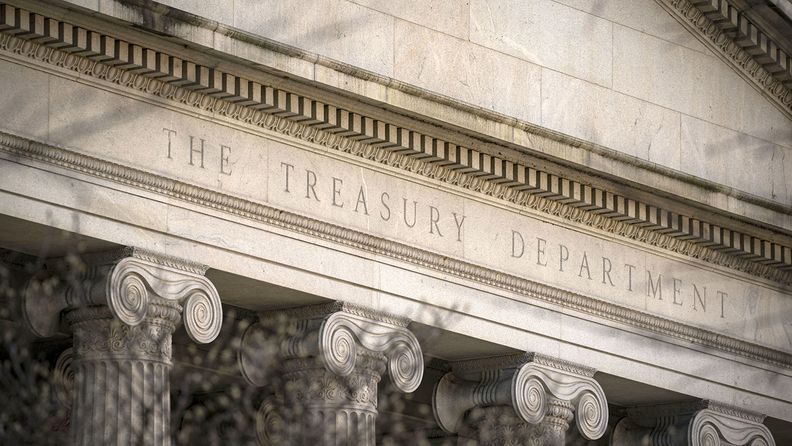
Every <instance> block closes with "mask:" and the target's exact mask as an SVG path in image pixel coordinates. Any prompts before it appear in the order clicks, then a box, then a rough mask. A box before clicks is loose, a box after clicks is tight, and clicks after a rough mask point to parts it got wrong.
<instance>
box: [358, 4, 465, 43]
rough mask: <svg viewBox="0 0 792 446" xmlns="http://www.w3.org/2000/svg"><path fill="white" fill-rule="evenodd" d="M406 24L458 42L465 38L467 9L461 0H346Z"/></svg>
mask: <svg viewBox="0 0 792 446" xmlns="http://www.w3.org/2000/svg"><path fill="white" fill-rule="evenodd" d="M349 1H350V2H351V3H357V4H358V5H362V6H365V7H367V8H371V9H375V10H377V11H380V12H382V13H385V14H388V15H392V16H394V17H398V18H400V19H403V20H407V21H408V22H413V23H417V24H418V25H422V26H425V27H427V28H431V29H433V30H435V31H440V32H442V33H446V34H450V35H452V36H454V37H459V38H460V39H467V38H468V37H469V34H470V33H469V31H470V29H469V27H468V24H469V20H468V19H469V16H470V7H469V5H468V3H469V2H468V1H465V0H427V1H420V2H415V1H409V0H395V1H394V0H349Z"/></svg>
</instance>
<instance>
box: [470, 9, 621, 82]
mask: <svg viewBox="0 0 792 446" xmlns="http://www.w3.org/2000/svg"><path fill="white" fill-rule="evenodd" d="M470 40H471V41H472V42H475V43H478V44H481V45H483V46H485V47H487V48H491V49H493V50H496V51H500V52H504V53H506V54H511V55H512V56H514V57H518V58H520V59H523V60H526V61H528V62H531V63H534V64H537V65H541V66H544V67H547V68H551V69H554V70H558V71H561V72H564V73H567V74H569V75H571V76H575V77H579V78H581V79H585V80H588V81H591V82H595V83H597V84H600V85H604V86H610V85H611V59H612V56H611V45H612V37H611V24H610V22H608V21H607V20H603V19H601V18H599V17H596V16H593V15H591V14H586V13H584V12H581V11H578V10H576V9H573V8H570V7H567V6H564V5H560V4H558V3H554V2H546V1H540V0H528V1H521V0H507V1H499V2H490V1H485V0H472V1H471V3H470ZM499 78H500V79H503V77H500V76H499Z"/></svg>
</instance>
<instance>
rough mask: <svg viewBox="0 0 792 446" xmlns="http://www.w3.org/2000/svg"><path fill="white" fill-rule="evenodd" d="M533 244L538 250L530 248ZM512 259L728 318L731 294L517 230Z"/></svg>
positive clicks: (653, 300) (574, 278)
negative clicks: (614, 260)
mask: <svg viewBox="0 0 792 446" xmlns="http://www.w3.org/2000/svg"><path fill="white" fill-rule="evenodd" d="M532 242H533V243H535V246H536V249H531V248H530V246H531V244H532ZM510 256H511V258H512V259H514V260H515V261H518V260H528V263H527V265H531V266H533V265H538V266H539V267H542V268H555V269H556V270H557V271H558V272H559V273H565V274H564V276H563V277H565V278H569V280H588V281H594V280H597V281H599V283H600V284H602V285H606V286H607V287H613V288H621V289H623V290H624V291H627V292H629V293H631V294H633V295H640V294H641V293H644V296H645V297H647V298H648V301H649V302H654V303H656V304H661V303H662V304H667V305H676V306H679V307H683V308H685V309H686V310H688V311H693V312H702V313H711V314H713V315H716V316H717V317H720V318H725V317H726V314H725V312H726V307H727V305H726V302H727V299H728V298H729V294H728V293H727V292H725V291H722V290H719V289H712V288H711V287H710V289H709V290H708V289H707V286H706V285H702V284H697V283H695V282H693V281H684V280H682V279H680V278H677V277H674V275H673V272H664V271H654V270H652V269H650V268H642V269H638V268H637V267H636V266H635V265H632V264H629V263H625V262H622V263H621V264H615V263H614V262H613V261H612V260H611V259H610V258H609V257H606V256H605V255H603V254H600V253H596V252H589V251H587V250H585V249H582V250H576V249H574V248H570V247H567V246H566V245H564V244H563V243H560V242H559V243H553V244H551V243H550V242H549V241H548V240H547V239H545V238H542V237H534V238H533V239H530V238H529V236H528V235H527V234H525V233H522V232H520V231H516V230H514V229H512V231H511V253H510Z"/></svg>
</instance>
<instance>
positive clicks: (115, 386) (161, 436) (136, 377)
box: [66, 301, 180, 446]
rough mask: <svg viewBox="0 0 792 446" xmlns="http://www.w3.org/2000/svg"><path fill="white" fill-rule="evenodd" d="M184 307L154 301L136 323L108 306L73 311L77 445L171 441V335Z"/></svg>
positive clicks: (69, 318) (70, 315) (73, 423)
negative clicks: (120, 317)
mask: <svg viewBox="0 0 792 446" xmlns="http://www.w3.org/2000/svg"><path fill="white" fill-rule="evenodd" d="M179 311H180V307H179V305H178V304H175V303H171V302H165V301H162V302H157V303H154V302H152V303H150V307H149V312H148V313H149V314H148V315H147V316H146V318H145V319H144V320H143V321H142V322H141V323H140V324H138V325H136V326H129V325H126V324H123V323H122V322H120V321H118V320H116V319H114V318H113V315H112V313H111V312H110V310H109V309H108V308H107V307H101V306H96V307H87V308H79V309H75V310H72V311H70V312H69V313H67V315H66V320H67V322H68V323H69V324H70V326H71V328H72V330H73V333H74V357H73V360H72V361H73V362H72V367H73V369H74V389H73V392H74V393H73V395H74V397H73V408H72V419H71V437H72V444H73V445H75V446H88V445H135V444H141V445H158V446H159V445H169V444H170V380H169V377H168V374H169V372H170V367H171V362H170V360H171V334H172V333H173V331H174V329H175V327H176V323H177V322H178V320H179V315H180V314H179Z"/></svg>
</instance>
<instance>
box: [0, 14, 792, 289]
mask: <svg viewBox="0 0 792 446" xmlns="http://www.w3.org/2000/svg"><path fill="white" fill-rule="evenodd" d="M668 1H670V0H668ZM0 7H1V8H4V14H0V50H5V51H8V52H10V53H12V54H17V55H22V56H25V57H29V58H33V59H35V60H38V61H41V62H44V63H47V64H50V65H54V66H57V67H61V68H65V69H68V70H71V71H75V72H77V73H80V74H81V75H86V76H90V77H93V78H96V79H100V80H103V81H108V82H111V83H115V84H117V85H120V86H122V87H127V88H132V89H135V90H138V91H140V92H143V93H145V94H147V95H153V96H157V97H161V98H164V99H168V100H172V101H174V102H177V103H180V104H183V105H186V106H189V107H195V108H198V109H201V110H207V111H211V112H212V113H215V114H217V115H220V116H224V117H227V118H230V119H233V120H236V121H239V122H241V123H244V124H249V125H254V126H257V127H262V128H266V129H268V130H272V131H276V132H279V133H282V134H285V135H288V136H290V137H294V138H299V139H302V140H306V141H310V142H313V143H316V144H320V145H323V146H326V147H329V148H331V149H334V150H339V151H342V152H346V153H350V154H353V155H356V156H360V157H363V158H366V159H368V160H370V161H374V162H378V163H382V164H385V165H388V166H393V167H397V168H400V169H404V170H407V171H410V172H413V173H416V174H419V175H423V176H426V177H428V178H432V179H435V180H438V181H443V182H446V183H449V184H452V185H454V186H458V187H461V188H464V189H468V190H472V191H474V192H478V193H482V194H486V195H489V196H492V197H493V198H496V199H499V200H505V201H508V202H511V203H515V204H517V205H520V206H525V207H527V208H530V209H534V210H538V211H540V212H545V213H549V214H552V215H556V216H560V217H562V218H565V219H567V220H570V221H573V222H575V223H580V224H584V225H587V226H591V227H594V228H597V229H599V230H603V231H607V232H611V233H614V234H617V235H619V236H623V237H627V238H630V239H633V240H636V241H639V242H642V243H647V244H649V245H652V246H655V247H658V248H661V249H666V250H670V251H672V252H676V253H679V254H682V255H686V256H690V257H693V258H696V259H700V260H703V261H706V262H710V263H714V264H717V265H721V266H726V267H728V268H734V269H737V270H740V271H744V272H746V273H748V274H753V275H757V276H760V277H764V278H768V279H771V280H775V281H779V282H782V283H785V284H792V247H789V246H784V245H781V244H779V243H775V242H773V241H771V240H766V239H763V238H762V237H757V236H754V235H751V234H748V233H744V232H741V231H736V230H733V229H730V228H726V227H722V226H719V225H717V224H713V223H710V222H707V221H702V220H700V219H698V218H694V217H693V216H691V215H684V214H680V213H677V212H674V211H673V210H670V209H664V208H662V207H659V206H657V205H653V204H652V203H646V202H643V201H641V200H636V199H634V198H631V197H629V196H624V195H620V194H619V193H614V192H611V191H608V190H604V189H601V188H597V187H593V186H591V185H589V184H586V183H585V182H580V181H577V180H576V179H575V178H565V177H562V176H559V175H558V174H557V173H553V172H546V171H542V170H539V169H537V168H535V167H532V166H531V165H529V164H531V163H525V162H521V161H519V160H510V159H505V158H500V157H498V156H495V155H491V154H488V153H484V152H481V151H479V150H476V148H475V147H464V146H461V145H457V144H454V143H453V142H450V141H445V140H442V139H439V138H436V137H433V136H431V135H424V134H422V133H420V132H417V131H414V130H411V129H407V128H403V127H401V126H397V125H394V124H391V123H388V122H384V121H381V120H379V119H376V118H373V117H370V116H364V115H361V114H359V113H355V112H354V111H351V110H346V109H343V108H339V107H336V106H334V105H332V104H325V103H323V102H321V101H318V100H316V99H313V98H309V97H305V96H302V95H299V94H296V93H293V92H288V91H284V90H283V89H281V88H278V87H275V86H270V85H264V84H261V83H258V82H256V81H254V80H250V79H245V78H244V77H240V76H237V75H234V74H231V73H227V72H223V71H220V70H218V69H217V68H215V67H207V66H201V65H200V64H196V63H192V62H190V61H187V60H183V59H181V58H179V57H176V56H173V55H170V54H167V53H164V52H161V51H159V50H156V49H152V48H144V47H141V46H139V45H136V44H134V43H132V42H126V41H122V40H119V39H116V38H114V37H113V36H109V35H105V34H101V33H98V32H95V31H91V30H88V29H85V28H82V27H79V26H74V25H71V24H68V23H65V22H61V21H59V20H55V19H51V18H47V21H48V22H46V23H50V24H51V25H50V26H49V27H47V26H43V25H39V23H40V22H41V23H42V24H43V23H45V21H44V17H43V16H40V15H39V14H35V13H31V12H29V11H26V10H24V9H20V8H15V7H13V6H10V5H7V4H3V3H0ZM23 16H24V17H29V18H31V19H33V18H41V20H29V21H25V20H22V19H20V18H19V17H23ZM58 23H62V24H63V26H64V27H67V28H68V29H70V30H72V31H73V32H72V33H68V34H63V33H59V32H57V30H58V27H57V26H54V25H57V24H58ZM88 35H90V36H92V38H91V39H89V38H87V37H85V36H88ZM74 36H77V37H74ZM92 42H94V43H93V44H92ZM96 42H99V43H96ZM91 45H93V46H91ZM109 48H119V49H120V50H118V51H115V50H113V51H110V50H109ZM554 143H557V141H554ZM669 174H670V172H669ZM750 198H752V196H750V195H749V194H744V193H743V194H742V195H741V196H740V199H746V200H747V199H750ZM753 199H754V200H755V199H756V197H753ZM761 205H762V206H766V207H769V208H773V209H777V208H778V207H779V206H781V208H782V209H781V211H782V212H787V211H789V210H790V209H789V208H788V207H785V206H783V205H779V204H778V203H775V202H772V201H767V202H762V203H761Z"/></svg>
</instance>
